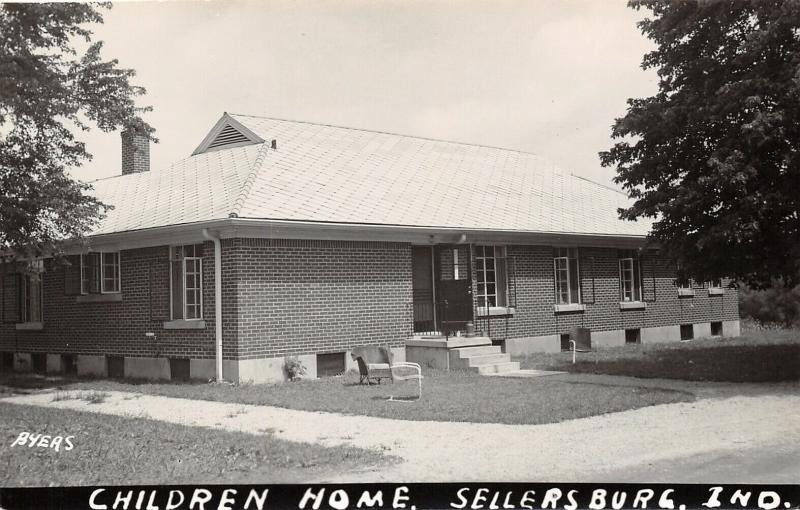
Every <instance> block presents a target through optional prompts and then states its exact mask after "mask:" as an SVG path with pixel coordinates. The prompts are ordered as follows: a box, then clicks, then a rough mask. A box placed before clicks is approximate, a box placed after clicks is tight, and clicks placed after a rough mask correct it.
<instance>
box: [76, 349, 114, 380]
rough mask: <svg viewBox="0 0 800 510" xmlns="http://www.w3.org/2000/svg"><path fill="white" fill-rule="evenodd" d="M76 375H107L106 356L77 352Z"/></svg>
mask: <svg viewBox="0 0 800 510" xmlns="http://www.w3.org/2000/svg"><path fill="white" fill-rule="evenodd" d="M78 375H79V376H94V377H107V376H108V366H107V365H106V357H105V356H94V355H90V354H78Z"/></svg>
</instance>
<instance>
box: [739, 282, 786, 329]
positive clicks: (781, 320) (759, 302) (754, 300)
mask: <svg viewBox="0 0 800 510" xmlns="http://www.w3.org/2000/svg"><path fill="white" fill-rule="evenodd" d="M739 315H740V316H741V317H742V318H743V319H752V320H754V321H756V322H757V323H759V324H762V325H777V326H780V327H787V328H788V327H795V328H798V327H800V285H798V286H796V287H794V288H792V287H786V286H784V285H783V284H781V283H780V282H775V284H774V285H773V286H772V287H770V288H768V289H764V290H754V289H750V288H748V287H743V288H742V289H741V290H740V291H739Z"/></svg>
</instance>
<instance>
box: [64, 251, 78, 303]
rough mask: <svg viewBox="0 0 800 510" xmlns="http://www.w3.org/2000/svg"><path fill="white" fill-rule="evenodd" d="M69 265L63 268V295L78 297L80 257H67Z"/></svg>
mask: <svg viewBox="0 0 800 510" xmlns="http://www.w3.org/2000/svg"><path fill="white" fill-rule="evenodd" d="M67 261H68V262H69V264H70V265H68V266H67V265H65V266H64V295H65V296H79V295H80V293H81V256H80V255H72V256H69V257H67Z"/></svg>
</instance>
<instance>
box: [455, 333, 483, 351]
mask: <svg viewBox="0 0 800 510" xmlns="http://www.w3.org/2000/svg"><path fill="white" fill-rule="evenodd" d="M481 345H492V339H491V338H489V337H488V336H473V337H466V336H451V337H450V338H448V339H447V348H448V349H458V348H461V347H477V346H481Z"/></svg>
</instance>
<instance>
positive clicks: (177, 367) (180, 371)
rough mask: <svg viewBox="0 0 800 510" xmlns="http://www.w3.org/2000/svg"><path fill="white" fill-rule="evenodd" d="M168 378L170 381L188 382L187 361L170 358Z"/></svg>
mask: <svg viewBox="0 0 800 510" xmlns="http://www.w3.org/2000/svg"><path fill="white" fill-rule="evenodd" d="M169 378H170V380H172V381H188V380H189V360H188V359H186V358H170V359H169Z"/></svg>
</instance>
